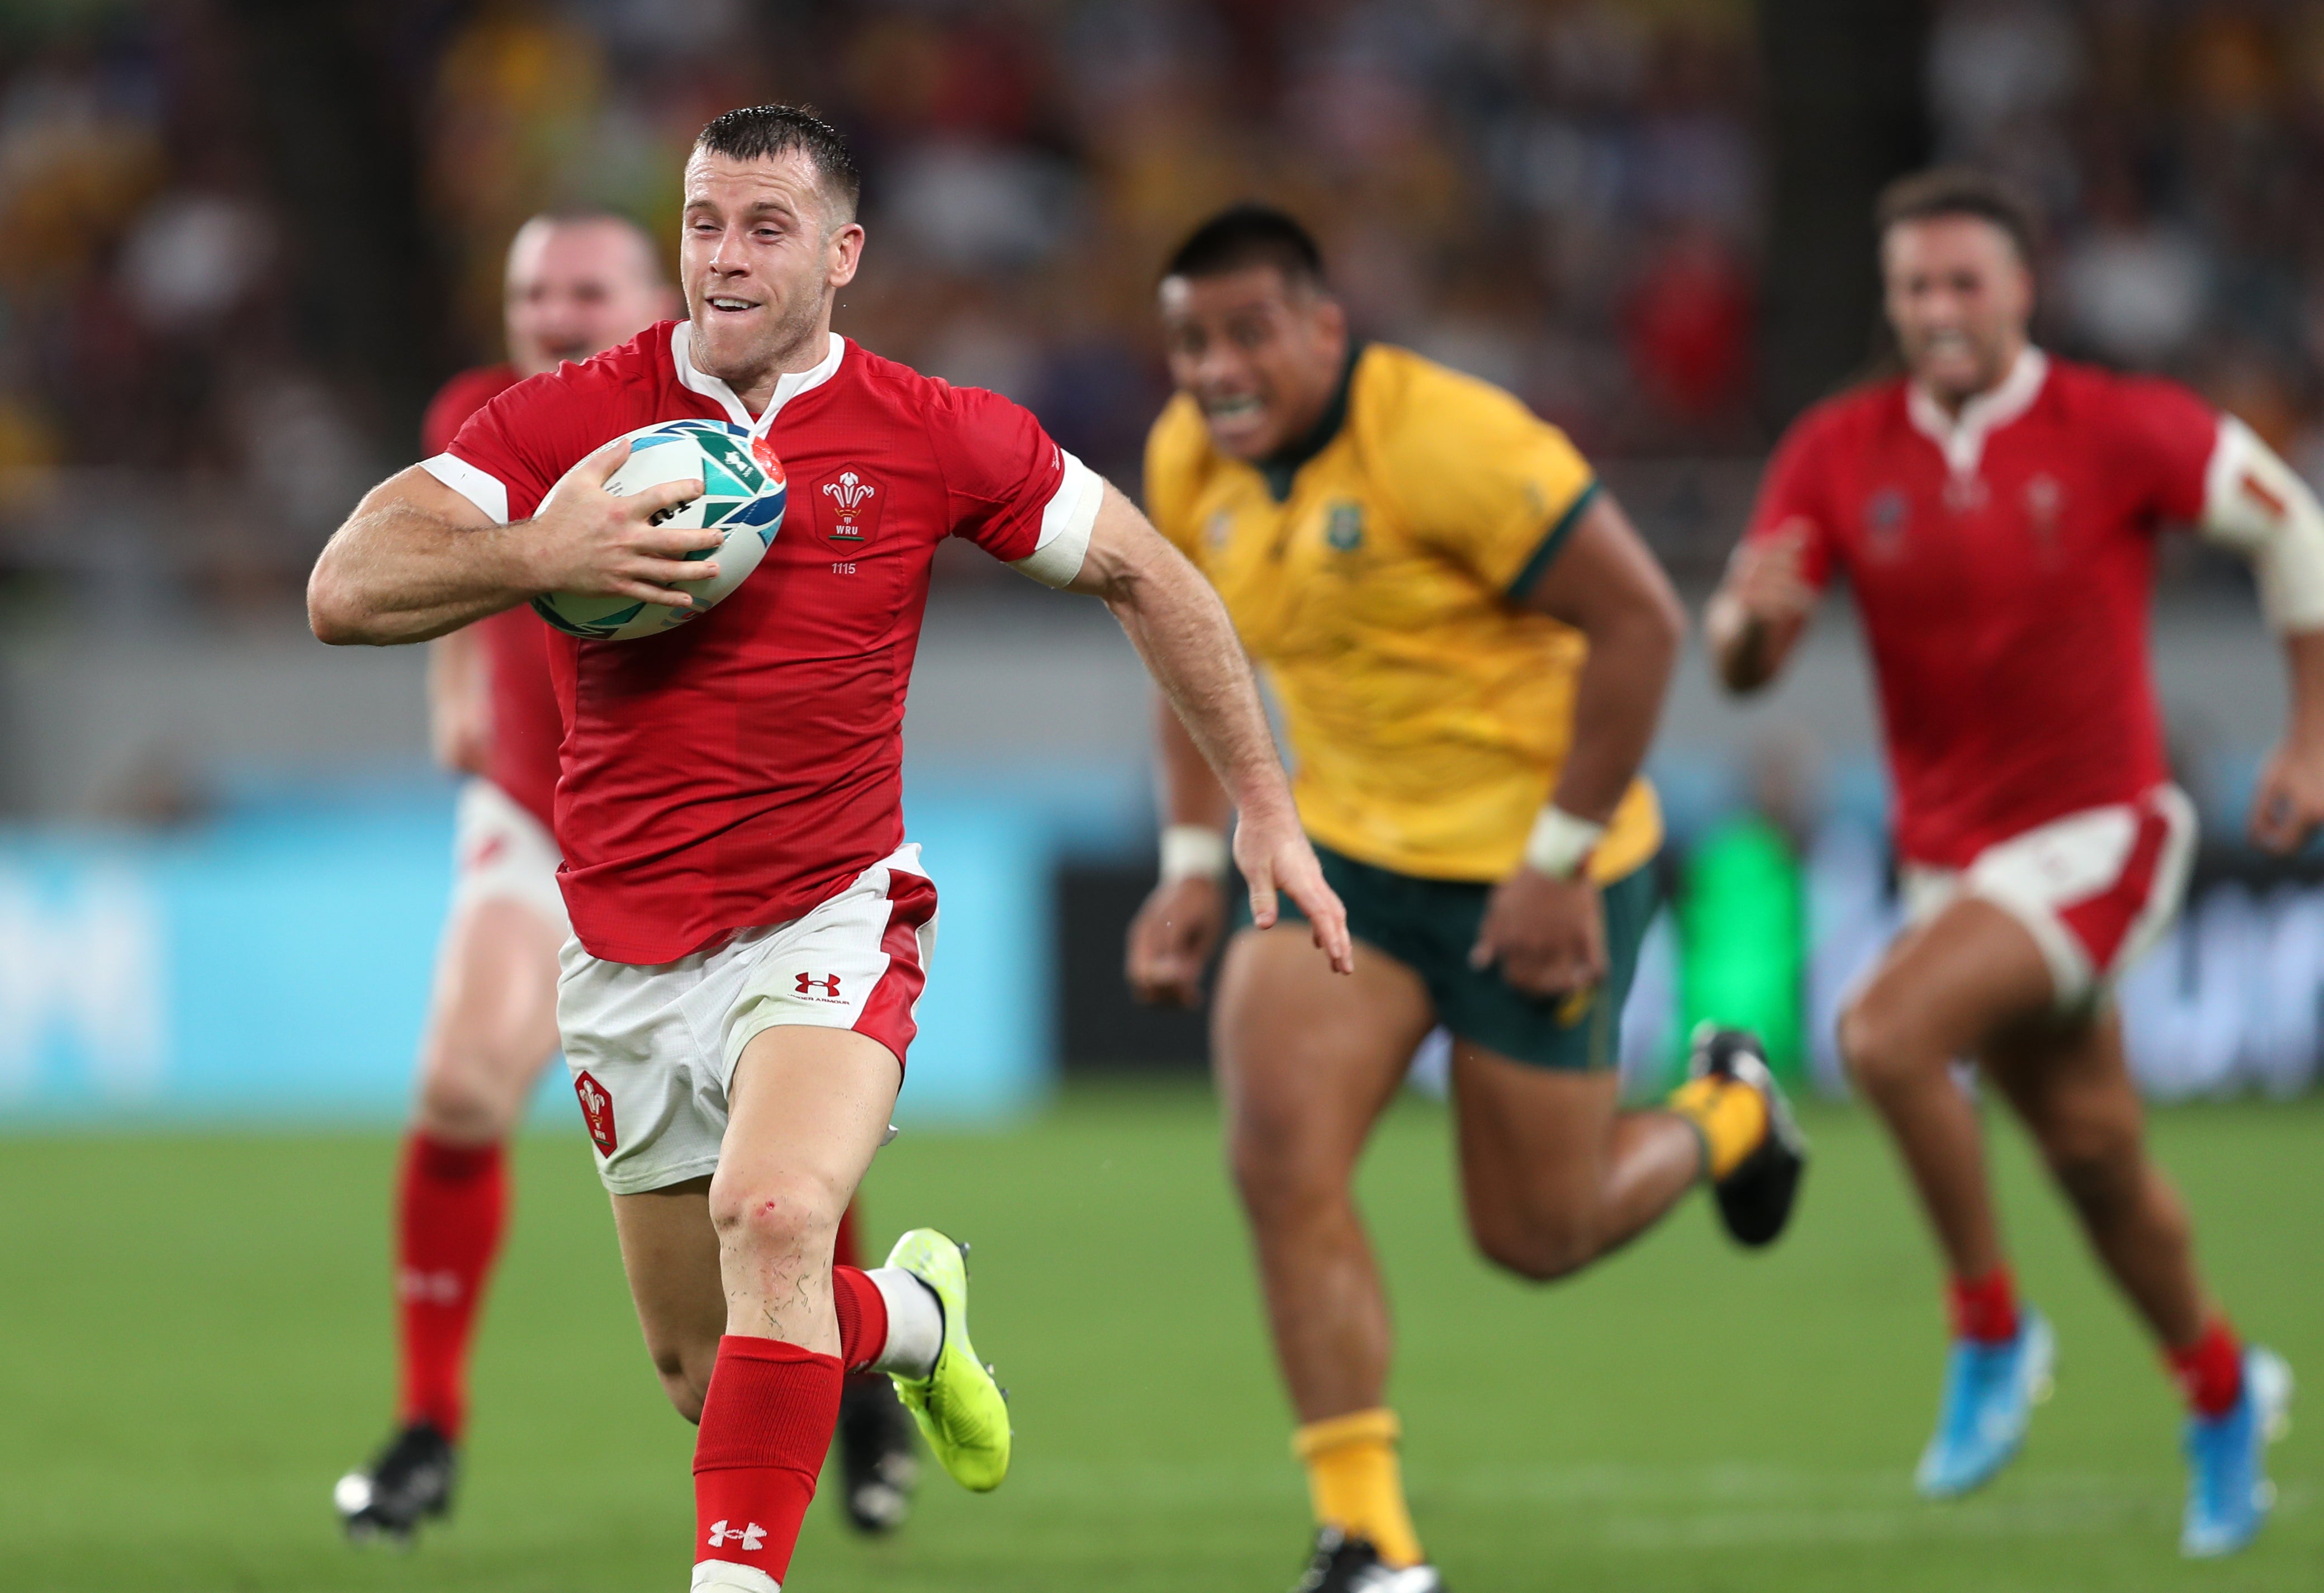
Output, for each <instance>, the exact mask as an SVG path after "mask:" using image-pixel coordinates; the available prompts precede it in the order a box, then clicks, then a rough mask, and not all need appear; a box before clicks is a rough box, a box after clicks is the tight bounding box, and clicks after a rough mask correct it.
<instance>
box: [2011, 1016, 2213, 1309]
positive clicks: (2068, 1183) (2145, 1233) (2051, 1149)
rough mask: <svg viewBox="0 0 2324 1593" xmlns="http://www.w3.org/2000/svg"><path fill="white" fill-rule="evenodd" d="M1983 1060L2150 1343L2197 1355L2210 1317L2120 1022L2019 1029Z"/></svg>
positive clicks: (2183, 1214)
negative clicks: (2149, 1146)
mask: <svg viewBox="0 0 2324 1593" xmlns="http://www.w3.org/2000/svg"><path fill="white" fill-rule="evenodd" d="M1983 1061H1984V1065H1985V1072H1986V1073H1987V1077H1989V1078H1990V1079H1992V1081H1993V1082H1994V1083H1995V1084H1996V1085H1997V1086H1998V1087H1999V1088H2000V1090H2001V1091H2002V1092H2003V1093H2004V1094H2006V1096H2007V1097H2008V1098H2009V1102H2010V1104H2011V1105H2012V1106H2013V1107H2015V1109H2016V1110H2017V1114H2018V1116H2019V1117H2021V1118H2022V1119H2024V1122H2025V1126H2026V1128H2028V1129H2029V1130H2030V1131H2031V1132H2032V1134H2033V1139H2034V1143H2035V1144H2036V1145H2038V1146H2040V1147H2041V1150H2042V1155H2043V1159H2044V1160H2045V1161H2046V1162H2047V1163H2048V1165H2049V1168H2050V1172H2051V1174H2052V1176H2053V1177H2055V1178H2056V1180H2057V1182H2058V1186H2059V1188H2060V1189H2061V1190H2063V1191H2064V1192H2065V1194H2066V1198H2067V1200H2068V1201H2069V1202H2071V1203H2072V1205H2073V1208H2074V1211H2075V1214H2076V1215H2077V1216H2079V1217H2080V1219H2081V1223H2082V1228H2083V1230H2084V1231H2085V1232H2086V1233H2088V1234H2089V1238H2090V1245H2091V1248H2093V1249H2095V1250H2096V1251H2097V1252H2098V1258H2099V1259H2100V1260H2101V1261H2103V1262H2104V1263H2105V1264H2106V1266H2107V1271H2108V1272H2110V1273H2112V1274H2113V1275H2114V1278H2115V1281H2116V1283H2117V1284H2119V1285H2121V1287H2122V1291H2123V1293H2124V1294H2126V1295H2128V1296H2129V1297H2130V1300H2131V1303H2133V1304H2134V1305H2135V1306H2136V1307H2137V1309H2138V1312H2139V1314H2140V1315H2141V1316H2143V1317H2144V1318H2145V1319H2146V1322H2147V1325H2148V1326H2149V1327H2150V1328H2152V1329H2153V1332H2154V1336H2155V1338H2156V1339H2157V1340H2159V1341H2161V1343H2162V1344H2163V1346H2164V1347H2165V1348H2167V1349H2176V1350H2183V1349H2188V1348H2190V1347H2191V1346H2192V1345H2194V1343H2195V1342H2196V1341H2197V1340H2199V1338H2200V1337H2201V1336H2202V1333H2203V1329H2204V1327H2205V1325H2206V1323H2207V1321H2208V1320H2209V1317H2210V1316H2211V1314H2212V1308H2211V1305H2210V1303H2209V1300H2208V1299H2207V1298H2206V1296H2205V1294H2204V1293H2203V1287H2202V1284H2201V1282H2200V1280H2199V1278H2198V1277H2197V1275H2196V1271H2195V1256H2194V1235H2193V1230H2192V1228H2191V1226H2190V1223H2189V1221H2188V1220H2187V1209H2186V1207H2185V1205H2184V1204H2183V1203H2182V1202H2181V1201H2180V1198H2179V1192H2178V1191H2177V1190H2176V1189H2174V1188H2172V1184H2171V1181H2170V1179H2169V1178H2168V1177H2166V1176H2165V1175H2164V1174H2163V1170H2162V1169H2161V1168H2159V1167H2157V1166H2156V1165H2154V1164H2153V1162H2152V1161H2150V1160H2149V1159H2148V1157H2147V1155H2146V1146H2145V1143H2144V1123H2145V1109H2144V1106H2143V1105H2142V1103H2141V1102H2140V1100H2139V1098H2138V1088H2137V1086H2136V1085H2135V1083H2134V1082H2132V1080H2131V1076H2130V1064H2129V1062H2128V1060H2127V1058H2126V1057H2125V1055H2124V1054H2123V1048H2122V1022H2121V1019H2120V1017H2117V1016H2116V1013H2115V1011H2114V1010H2113V1009H2112V1008H2110V1007H2109V1008H2106V1009H2104V1010H2102V1011H2100V1012H2099V1013H2098V1014H2097V1015H2096V1016H2095V1017H2089V1018H2087V1019H2083V1020H2081V1021H2078V1022H2071V1023H2061V1024H2058V1025H2055V1026H2050V1025H2043V1026H2038V1027H2028V1028H2025V1029H2022V1030H2019V1031H2017V1032H2015V1033H2013V1034H2011V1035H2009V1036H2005V1037H2003V1038H2002V1039H1999V1040H1997V1041H1996V1042H1994V1043H1993V1044H1992V1045H1988V1046H1987V1048H1986V1052H1985V1056H1984V1058H1983Z"/></svg>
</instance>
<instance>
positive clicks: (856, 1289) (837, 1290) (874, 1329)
mask: <svg viewBox="0 0 2324 1593" xmlns="http://www.w3.org/2000/svg"><path fill="white" fill-rule="evenodd" d="M831 1303H832V1305H833V1306H834V1308H835V1309H836V1310H837V1311H838V1312H839V1358H840V1360H841V1362H842V1363H843V1364H844V1365H845V1367H847V1369H848V1370H849V1371H851V1372H860V1371H862V1370H863V1368H865V1367H868V1366H870V1365H871V1363H872V1362H873V1361H875V1360H878V1359H879V1358H880V1352H881V1350H883V1349H887V1348H888V1300H887V1296H885V1295H883V1294H881V1293H880V1285H877V1284H875V1283H873V1282H872V1281H871V1279H870V1278H869V1277H867V1276H865V1275H864V1274H863V1271H862V1268H860V1267H854V1266H835V1267H833V1268H832V1269H831Z"/></svg>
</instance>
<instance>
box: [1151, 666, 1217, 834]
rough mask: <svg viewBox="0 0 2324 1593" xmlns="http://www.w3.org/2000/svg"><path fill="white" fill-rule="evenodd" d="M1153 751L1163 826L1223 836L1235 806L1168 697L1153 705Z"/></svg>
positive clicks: (1157, 700)
mask: <svg viewBox="0 0 2324 1593" xmlns="http://www.w3.org/2000/svg"><path fill="white" fill-rule="evenodd" d="M1154 751H1155V762H1156V764H1157V769H1156V778H1157V782H1158V784H1159V787H1160V789H1159V790H1158V791H1157V796H1158V797H1159V798H1160V805H1161V809H1162V822H1163V823H1164V824H1194V825H1199V826H1200V827H1202V828H1203V829H1206V830H1215V831H1217V832H1219V833H1222V834H1223V833H1225V831H1226V827H1227V825H1228V824H1229V823H1231V821H1232V820H1233V818H1234V806H1233V804H1231V803H1230V802H1229V801H1228V800H1227V794H1226V788H1225V787H1222V786H1221V785H1220V784H1219V777H1218V776H1217V775H1215V774H1213V773H1212V772H1211V766H1210V764H1209V763H1208V762H1206V761H1204V760H1203V751H1202V749H1201V748H1199V747H1197V746H1195V745H1194V737H1193V736H1191V735H1189V734H1187V733H1186V726H1185V723H1183V722H1182V721H1181V720H1180V719H1179V717H1178V711H1177V709H1176V707H1174V706H1172V705H1171V703H1170V699H1169V698H1168V697H1167V695H1166V696H1160V697H1157V698H1156V700H1155V704H1154Z"/></svg>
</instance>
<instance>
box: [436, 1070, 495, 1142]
mask: <svg viewBox="0 0 2324 1593" xmlns="http://www.w3.org/2000/svg"><path fill="white" fill-rule="evenodd" d="M507 1093H508V1092H507V1091H504V1090H501V1089H498V1088H495V1087H494V1085H493V1082H492V1080H491V1079H490V1078H489V1077H488V1076H487V1075H486V1073H485V1070H484V1068H482V1067H481V1066H479V1065H477V1064H475V1062H474V1061H473V1060H472V1059H466V1058H463V1057H460V1056H457V1055H454V1054H448V1053H447V1054H438V1055H436V1056H432V1057H430V1058H429V1064H428V1066H427V1069H426V1070H425V1072H423V1073H422V1074H421V1075H420V1128H422V1129H423V1130H425V1131H426V1132H428V1133H429V1134H431V1135H436V1136H439V1137H445V1138H449V1139H454V1140H458V1141H463V1142H465V1141H471V1140H473V1141H479V1142H481V1141H484V1140H492V1139H498V1138H501V1137H503V1136H504V1135H506V1134H507V1133H508V1131H509V1129H510V1128H511V1127H512V1124H511V1122H510V1119H511V1118H512V1116H513V1115H514V1113H513V1112H512V1110H511V1108H510V1105H509V1102H508V1100H507Z"/></svg>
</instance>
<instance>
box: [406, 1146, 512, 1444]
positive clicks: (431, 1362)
mask: <svg viewBox="0 0 2324 1593" xmlns="http://www.w3.org/2000/svg"><path fill="white" fill-rule="evenodd" d="M507 1225H508V1161H507V1157H506V1156H505V1155H504V1154H503V1151H502V1149H501V1147H500V1146H498V1145H481V1146H460V1145H447V1144H445V1143H443V1142H442V1141H440V1140H437V1139H431V1138H429V1137H428V1136H427V1135H425V1134H421V1133H419V1132H417V1131H414V1132H413V1133H412V1135H411V1136H410V1138H409V1139H407V1140H406V1141H405V1142H404V1150H403V1171H402V1176H401V1181H400V1183H399V1184H398V1187H397V1190H396V1211H395V1239H396V1243H395V1293H396V1298H397V1303H398V1315H399V1318H400V1327H401V1372H402V1378H401V1381H402V1390H403V1393H402V1405H401V1418H402V1420H403V1421H404V1422H406V1423H412V1422H419V1421H426V1422H429V1423H433V1424H434V1425H435V1427H436V1429H437V1431H438V1432H441V1433H443V1434H444V1436H445V1437H447V1438H449V1439H452V1440H454V1441H457V1440H458V1438H459V1436H460V1429H461V1426H462V1425H463V1423H465V1422H466V1419H467V1384H468V1346H469V1344H470V1342H471V1341H472V1340H474V1338H475V1327H476V1306H477V1304H478V1303H479V1301H480V1300H481V1299H482V1297H483V1294H484V1280H485V1278H486V1277H487V1276H488V1275H490V1273H491V1272H492V1266H493V1257H494V1256H495V1255H497V1254H498V1253H499V1251H500V1248H501V1234H502V1232H503V1229H505V1228H506V1227H507Z"/></svg>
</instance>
